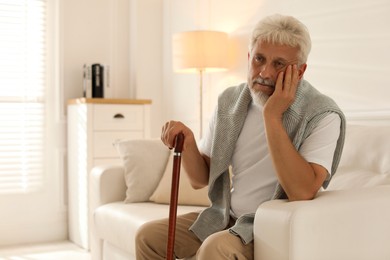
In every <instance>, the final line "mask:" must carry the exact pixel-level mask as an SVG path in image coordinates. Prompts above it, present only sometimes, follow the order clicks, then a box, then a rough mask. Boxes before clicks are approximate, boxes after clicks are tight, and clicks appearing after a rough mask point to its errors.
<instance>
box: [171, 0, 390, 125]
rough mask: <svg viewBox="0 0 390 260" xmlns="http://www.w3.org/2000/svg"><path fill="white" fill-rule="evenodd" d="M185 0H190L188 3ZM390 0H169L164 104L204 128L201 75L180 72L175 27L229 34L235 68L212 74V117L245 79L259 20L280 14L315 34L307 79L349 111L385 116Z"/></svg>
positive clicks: (208, 101)
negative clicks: (225, 94)
mask: <svg viewBox="0 0 390 260" xmlns="http://www.w3.org/2000/svg"><path fill="white" fill-rule="evenodd" d="M183 2H186V3H183ZM389 11H390V2H389V1H387V0H373V1H372V0H357V1H356V0H345V1H338V0H328V1H321V0H301V1H291V0H263V1H259V0H232V1H225V0H197V1H195V0H192V1H181V0H169V1H164V17H165V18H164V53H165V55H166V56H165V57H164V93H170V94H171V95H170V96H165V97H166V99H165V100H164V102H165V103H164V104H165V105H166V107H167V116H168V117H171V118H174V119H177V120H182V121H184V122H185V123H187V124H188V125H189V126H190V127H192V129H193V130H194V132H195V133H197V132H198V130H199V129H198V125H199V122H198V107H197V106H198V93H197V87H198V83H197V77H196V75H192V74H174V73H173V72H172V70H171V68H170V67H171V58H170V52H171V50H170V48H171V46H170V44H171V41H170V39H171V37H172V34H173V33H176V32H180V31H186V30H196V29H212V30H221V31H226V32H228V33H229V35H230V38H231V46H230V51H231V53H230V55H229V59H230V62H231V64H230V69H229V70H228V71H227V72H223V73H215V74H206V76H205V82H204V88H205V95H204V98H205V107H204V110H205V116H204V118H205V122H204V124H203V125H204V126H205V125H206V126H207V119H208V117H209V115H210V113H211V112H212V110H213V108H214V106H215V104H216V100H217V95H218V94H219V93H220V92H221V91H222V90H223V89H225V88H226V87H228V86H231V85H236V84H238V83H240V82H242V81H245V80H246V71H247V70H246V68H247V43H248V37H249V34H250V32H251V30H252V27H253V26H254V25H255V23H256V22H257V21H258V20H259V19H260V18H262V17H264V16H266V15H268V14H273V13H281V14H288V15H293V16H295V17H297V18H298V19H300V20H301V21H302V22H304V23H305V24H306V25H307V27H308V28H309V30H310V32H311V36H312V42H313V47H312V52H311V55H310V56H309V61H308V69H307V71H306V74H305V78H306V79H307V80H309V81H310V82H311V83H312V84H313V85H314V86H316V87H317V88H318V89H319V90H320V91H322V92H323V93H325V94H328V95H329V96H331V97H332V98H334V99H335V100H336V102H338V104H339V105H340V106H341V108H342V109H344V111H345V112H346V113H347V115H348V116H350V117H359V115H360V114H364V115H369V116H373V117H374V118H376V119H380V118H381V115H382V114H389V113H390V102H389V96H390V79H389V76H388V74H389V72H390V65H389V63H388V61H389V59H390V52H389V51H388V46H390V31H389V30H388V29H387V25H388V24H390V16H389V15H388V13H389Z"/></svg>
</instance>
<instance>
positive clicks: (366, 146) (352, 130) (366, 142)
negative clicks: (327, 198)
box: [328, 125, 390, 190]
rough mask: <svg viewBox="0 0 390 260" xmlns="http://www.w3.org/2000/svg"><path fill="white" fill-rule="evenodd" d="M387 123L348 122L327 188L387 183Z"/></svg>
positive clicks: (389, 178) (389, 160) (389, 129)
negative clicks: (335, 167)
mask: <svg viewBox="0 0 390 260" xmlns="http://www.w3.org/2000/svg"><path fill="white" fill-rule="evenodd" d="M389 147H390V126H375V127H373V126H363V125H348V126H347V130H346V136H345V144H344V150H343V154H342V156H341V160H340V164H339V168H338V170H337V172H336V175H335V176H334V178H333V180H332V181H331V182H330V184H329V187H328V189H330V190H339V189H352V188H361V187H372V186H377V185H386V184H390V148H389Z"/></svg>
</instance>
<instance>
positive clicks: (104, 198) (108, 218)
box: [90, 125, 390, 260]
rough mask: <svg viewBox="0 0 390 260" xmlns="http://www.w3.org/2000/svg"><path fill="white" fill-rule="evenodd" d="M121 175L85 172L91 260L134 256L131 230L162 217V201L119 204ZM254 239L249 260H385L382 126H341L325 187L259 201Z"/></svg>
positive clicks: (118, 171)
mask: <svg viewBox="0 0 390 260" xmlns="http://www.w3.org/2000/svg"><path fill="white" fill-rule="evenodd" d="M168 160H169V159H168ZM124 172H125V169H124V168H123V167H120V166H104V167H97V168H95V169H94V170H93V172H92V180H91V183H92V187H91V193H90V195H91V201H92V204H93V206H92V209H91V218H92V222H93V224H92V242H91V243H92V244H91V251H92V259H93V260H101V259H105V260H119V259H135V257H134V252H135V248H134V234H135V232H136V230H137V228H138V227H139V226H140V225H142V224H143V223H144V222H146V221H150V220H152V219H159V218H162V217H167V216H168V205H166V204H158V203H155V202H140V203H125V202H124V200H125V198H126V190H127V187H126V183H125V179H124V177H123V176H124ZM202 208H203V207H202V206H179V209H178V212H179V214H180V213H184V212H189V211H193V210H201V209H202ZM254 238H255V240H254V241H255V259H256V260H279V259H280V260H282V259H283V260H287V259H289V260H321V259H324V260H325V259H326V260H359V259H362V260H363V259H364V260H367V259H375V260H382V259H383V260H385V259H387V260H388V259H390V127H389V126H355V125H349V126H348V127H347V136H346V142H345V147H344V153H343V156H342V159H341V162H340V166H339V170H338V172H337V174H336V175H335V177H334V179H333V180H332V182H331V184H330V185H329V188H328V189H327V190H326V191H321V192H319V194H318V196H317V197H316V198H315V199H314V200H311V201H299V202H287V201H284V200H275V201H269V202H266V203H263V204H262V205H260V206H259V208H258V210H257V212H256V217H255V224H254Z"/></svg>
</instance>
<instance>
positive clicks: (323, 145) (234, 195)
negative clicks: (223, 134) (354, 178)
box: [199, 103, 341, 217]
mask: <svg viewBox="0 0 390 260" xmlns="http://www.w3.org/2000/svg"><path fill="white" fill-rule="evenodd" d="M215 120H216V111H215V113H214V115H213V116H212V118H211V120H210V124H209V128H208V129H207V131H206V133H205V136H204V138H203V139H202V141H201V142H200V145H199V150H200V151H201V153H203V154H205V155H207V156H209V157H210V154H211V140H212V139H213V136H212V135H213V132H214V131H213V130H214V129H213V128H214V125H215ZM340 123H341V120H340V117H339V116H338V115H337V114H335V113H332V114H329V115H328V116H326V117H325V118H324V119H322V120H321V121H320V123H319V124H318V126H317V127H316V128H315V129H313V132H312V133H311V134H310V136H309V137H308V138H306V140H305V141H304V142H303V144H302V146H301V148H300V150H299V153H300V154H301V155H302V156H303V157H304V158H305V159H306V160H307V161H308V162H311V163H316V164H319V165H322V166H323V167H325V168H326V169H327V170H328V172H330V171H331V167H332V160H333V154H334V151H335V149H336V144H337V140H338V137H339V134H340ZM231 166H232V174H233V175H232V189H231V212H232V214H233V216H235V217H239V216H241V215H242V214H246V213H254V212H255V211H256V209H257V208H258V206H259V205H260V204H261V203H263V202H265V201H268V200H270V199H271V198H272V195H273V192H274V191H275V187H276V184H277V176H276V173H275V169H274V166H273V164H272V159H271V156H270V154H269V151H268V144H267V140H266V135H265V128H264V121H263V113H262V108H261V107H259V106H256V105H254V104H253V103H252V104H251V105H250V107H249V110H248V115H247V117H246V119H245V122H244V126H243V128H242V131H241V133H240V136H239V137H238V140H237V143H236V147H235V149H234V152H233V157H232V161H231Z"/></svg>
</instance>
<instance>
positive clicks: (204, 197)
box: [150, 153, 210, 206]
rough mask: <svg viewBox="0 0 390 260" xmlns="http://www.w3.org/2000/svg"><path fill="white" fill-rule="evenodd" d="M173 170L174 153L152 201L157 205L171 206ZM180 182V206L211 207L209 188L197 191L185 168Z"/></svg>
mask: <svg viewBox="0 0 390 260" xmlns="http://www.w3.org/2000/svg"><path fill="white" fill-rule="evenodd" d="M172 170H173V153H171V155H170V156H169V160H168V163H167V166H166V168H165V172H164V175H163V177H162V178H161V181H160V183H159V184H158V187H157V188H156V190H155V191H154V193H153V195H152V196H151V197H150V200H151V201H153V202H155V203H162V204H169V203H170V201H171V186H172ZM179 180H180V182H179V195H178V204H179V205H191V206H209V205H210V201H209V198H208V187H204V188H202V189H198V190H195V189H194V188H192V186H191V184H190V180H189V178H188V176H187V173H186V172H185V170H184V167H181V169H180V179H179Z"/></svg>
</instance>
